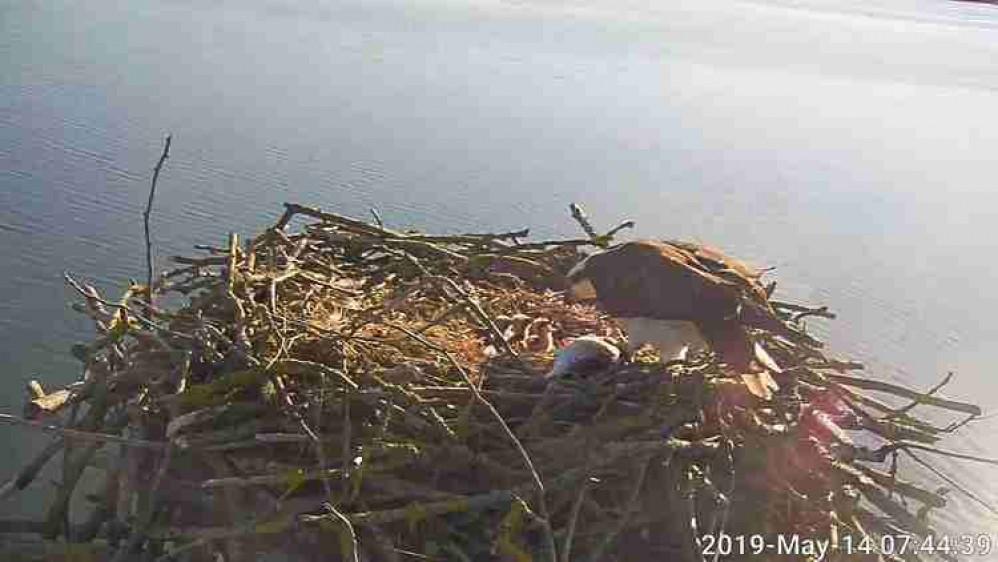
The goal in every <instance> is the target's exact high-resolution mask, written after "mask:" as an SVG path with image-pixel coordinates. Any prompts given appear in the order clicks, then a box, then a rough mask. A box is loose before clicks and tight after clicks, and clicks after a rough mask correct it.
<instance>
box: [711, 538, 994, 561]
mask: <svg viewBox="0 0 998 562" xmlns="http://www.w3.org/2000/svg"><path fill="white" fill-rule="evenodd" d="M698 543H699V546H700V550H701V552H702V554H703V555H704V556H744V555H760V554H771V555H797V556H809V557H811V558H812V559H814V560H824V559H825V558H826V557H827V556H828V555H829V554H831V553H833V552H839V553H843V554H846V555H849V554H883V555H888V556H890V555H898V556H903V555H906V554H908V555H911V554H914V555H919V554H943V555H951V556H987V555H989V554H991V553H993V552H994V551H995V550H996V548H998V535H989V534H987V533H965V534H951V535H943V534H937V535H932V536H927V537H920V536H917V535H906V534H897V535H880V536H876V537H871V536H862V537H856V536H852V535H841V536H840V537H839V538H838V541H837V542H836V543H835V544H833V543H832V540H831V539H829V538H824V537H808V536H804V535H729V534H723V533H722V534H718V535H702V536H701V537H700V539H699V541H698Z"/></svg>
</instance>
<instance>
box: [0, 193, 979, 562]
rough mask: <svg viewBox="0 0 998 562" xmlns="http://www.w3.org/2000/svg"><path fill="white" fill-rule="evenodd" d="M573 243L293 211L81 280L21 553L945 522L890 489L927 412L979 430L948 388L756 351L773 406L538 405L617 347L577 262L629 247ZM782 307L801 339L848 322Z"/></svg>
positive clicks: (649, 381) (693, 392) (559, 547)
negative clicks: (592, 351)
mask: <svg viewBox="0 0 998 562" xmlns="http://www.w3.org/2000/svg"><path fill="white" fill-rule="evenodd" d="M575 211H580V214H581V210H580V209H578V208H573V212H575ZM295 217H304V218H305V219H306V220H305V221H302V222H303V224H302V226H301V228H300V229H298V230H297V232H296V233H293V234H289V233H287V232H286V231H287V230H288V226H289V224H290V223H291V222H292V219H294V218H295ZM576 218H577V220H580V223H582V224H583V225H584V227H587V228H586V230H587V233H588V234H589V235H590V236H589V237H587V238H586V239H581V240H563V241H552V242H534V243H528V242H525V239H526V237H527V232H526V231H521V232H510V233H500V234H468V235H453V236H429V235H425V234H421V233H418V232H411V231H410V232H395V231H392V230H388V229H386V228H384V227H382V226H380V225H375V224H370V223H366V222H362V221H358V220H355V219H349V218H346V217H343V216H340V215H336V214H332V213H324V212H321V211H319V210H317V209H313V208H309V207H304V206H301V205H293V204H288V205H286V210H285V212H284V214H283V215H282V216H281V218H280V219H279V221H278V222H277V224H276V225H274V226H273V227H271V228H269V229H267V230H266V231H265V232H263V233H262V234H260V235H258V236H256V237H255V238H252V239H250V240H248V241H246V243H240V241H239V239H238V237H237V236H236V235H234V234H233V235H231V236H230V239H229V241H228V244H227V246H225V247H201V248H200V249H201V250H203V251H204V252H206V253H205V254H204V255H201V256H198V257H193V258H192V257H176V258H174V262H176V263H177V264H178V268H177V269H175V270H173V271H171V272H169V273H166V274H164V275H162V276H160V277H159V278H158V279H157V280H156V282H155V283H154V286H153V287H152V290H149V288H148V287H146V286H140V285H133V286H132V287H131V288H130V289H129V291H128V292H127V293H126V295H125V296H124V298H122V299H121V300H120V301H119V302H115V303H112V302H108V301H107V300H105V299H104V298H103V297H101V296H100V295H99V294H98V293H97V291H96V290H94V289H93V287H91V286H89V285H85V284H81V283H79V282H77V281H76V280H75V279H72V278H69V277H67V278H68V280H69V281H70V282H71V283H72V284H73V286H74V287H76V288H77V290H78V291H79V292H80V293H81V295H82V296H83V302H82V303H81V304H80V305H78V308H79V310H80V311H81V312H84V313H86V314H88V315H89V316H90V317H91V318H93V320H94V322H95V325H96V327H97V331H98V337H97V339H96V340H94V341H92V342H91V343H89V344H80V345H78V346H76V347H75V348H74V353H75V354H76V355H77V357H78V358H79V359H80V360H81V361H82V362H83V364H84V365H85V374H86V375H85V378H84V380H82V381H80V382H79V383H76V384H74V385H71V386H70V387H69V388H67V389H64V390H62V391H58V392H56V393H48V394H46V393H45V392H44V391H43V390H41V389H36V391H35V394H34V396H32V398H31V400H30V401H29V403H28V406H27V408H26V412H25V414H26V415H25V417H26V418H31V419H34V420H36V421H35V422H25V423H34V424H36V425H43V424H48V425H47V427H48V428H49V429H53V430H54V431H57V432H59V434H60V439H59V441H57V442H55V443H53V445H52V446H51V447H50V449H52V451H51V453H54V452H55V451H57V450H59V449H60V448H65V449H66V451H65V456H64V480H63V482H61V488H60V493H59V494H58V498H57V499H56V500H55V502H54V503H53V505H52V506H51V508H50V510H49V515H48V518H47V520H46V521H44V522H39V523H37V524H31V525H29V524H27V523H26V524H25V526H26V529H22V531H25V532H28V531H32V532H37V533H38V534H41V535H42V536H44V537H46V538H47V539H49V540H53V539H56V538H58V537H60V536H65V537H68V538H70V540H71V541H74V542H77V543H86V544H90V545H98V546H99V548H98V547H95V548H96V550H94V551H92V552H91V554H92V555H93V556H98V555H99V556H105V557H106V558H107V559H111V558H112V557H113V559H115V560H157V559H158V560H197V561H200V560H216V559H218V558H217V557H218V556H222V557H223V559H224V560H230V561H241V560H253V559H255V558H256V556H257V554H259V553H264V552H267V551H278V552H281V553H283V554H285V555H286V556H288V557H290V558H291V559H294V560H351V561H354V560H365V561H386V562H388V561H399V560H471V561H485V560H496V561H510V562H512V561H516V562H520V561H527V560H540V561H555V560H559V561H568V560H582V561H587V560H621V561H623V560H634V561H638V560H681V561H697V562H699V561H702V560H718V559H719V558H718V557H715V556H713V555H712V554H711V553H710V552H706V553H705V552H704V550H705V549H709V548H710V547H711V545H713V549H714V550H715V551H720V552H719V554H721V555H722V556H720V559H740V558H753V556H751V554H756V553H759V551H758V550H757V544H759V542H760V541H762V540H764V541H765V542H766V543H774V544H775V542H776V541H777V540H780V537H783V538H784V539H786V538H789V537H792V536H797V537H799V538H806V539H813V540H815V541H829V543H828V544H830V545H831V547H832V548H836V547H837V548H839V549H840V550H839V552H840V553H843V552H844V551H845V548H846V546H845V545H846V544H847V541H848V544H850V545H852V549H853V553H852V554H851V555H848V556H845V558H843V559H850V560H853V559H855V560H859V559H866V558H869V559H878V555H877V554H876V553H875V551H876V549H877V548H878V547H879V546H881V540H880V537H882V536H894V537H896V536H898V535H900V534H902V533H903V534H905V535H910V536H912V537H913V538H914V540H915V541H916V543H917V544H921V542H920V541H923V540H925V539H926V537H931V536H932V535H933V529H932V526H931V517H930V515H931V513H930V512H931V511H932V510H933V509H938V508H943V507H944V506H945V504H946V500H945V498H944V496H943V495H942V494H941V493H939V492H938V491H934V490H930V489H928V488H925V487H923V486H920V485H918V484H916V483H912V482H906V481H904V480H902V479H900V478H898V477H897V476H896V475H895V473H894V471H893V470H892V469H891V468H886V467H884V466H881V465H883V463H885V462H889V461H892V460H893V461H895V462H896V460H897V456H898V453H899V452H901V451H910V450H911V449H913V448H916V447H918V446H922V447H923V448H926V449H930V447H929V445H931V444H932V443H934V442H935V441H936V440H938V439H939V438H940V436H941V435H942V434H943V433H945V432H948V431H952V430H953V429H954V428H955V426H951V427H948V428H938V427H934V426H932V425H930V424H929V423H927V422H924V421H920V420H919V419H917V418H915V417H914V416H913V415H912V413H911V409H912V408H913V407H914V406H915V405H917V404H930V405H934V406H939V407H943V408H948V409H951V410H956V411H959V412H964V413H967V414H969V416H970V417H973V416H975V415H978V414H979V413H980V412H979V410H977V409H976V408H974V407H973V406H970V405H966V404H963V403H958V402H953V401H949V400H945V399H942V398H939V397H938V396H935V392H936V390H938V388H936V389H933V390H932V391H930V392H928V393H922V392H916V391H913V390H909V389H905V388H902V387H897V386H895V385H891V384H888V383H882V382H879V381H875V380H872V379H866V378H862V377H858V376H853V375H848V374H846V372H847V371H849V370H856V369H861V368H862V366H861V365H858V364H855V363H850V362H845V361H840V360H833V359H830V358H828V357H826V356H825V355H824V354H823V353H822V352H821V351H820V350H817V349H814V348H805V347H800V346H795V345H794V344H792V343H790V342H787V341H784V340H781V339H779V338H776V337H774V336H772V335H771V334H767V333H762V332H759V333H756V336H757V337H758V338H759V339H760V340H761V341H762V342H763V344H764V345H765V347H766V348H767V350H768V351H769V352H770V353H771V355H773V356H774V357H775V358H776V360H777V361H778V362H780V364H781V365H784V366H785V372H784V373H783V374H782V375H780V377H779V379H778V381H779V383H780V385H781V390H780V392H779V393H778V394H777V395H776V396H775V397H774V399H773V400H772V401H769V402H760V401H758V399H755V398H754V397H753V396H751V395H750V394H749V393H747V392H746V390H745V388H744V387H743V385H742V383H741V382H740V380H739V379H738V378H737V377H731V376H729V374H728V373H726V372H725V370H724V368H722V366H721V365H718V364H717V363H716V362H715V361H714V359H713V357H711V356H710V355H703V356H699V357H694V358H693V359H692V360H691V361H688V362H683V363H675V364H669V365H663V364H661V363H660V362H659V361H657V358H655V357H654V356H653V355H649V354H644V353H640V354H638V355H637V356H636V358H635V359H634V361H632V362H629V363H626V364H622V365H617V366H614V367H612V368H610V369H608V370H606V371H604V372H598V373H595V374H592V375H590V376H588V377H570V378H563V379H558V380H548V379H546V378H545V377H544V376H543V374H544V373H545V372H546V371H547V370H548V369H549V368H550V366H551V364H552V361H553V351H554V348H553V346H552V343H553V344H554V346H555V347H556V346H560V345H562V344H564V343H566V342H567V341H570V340H571V339H572V338H574V337H577V336H581V335H586V334H595V335H601V336H604V337H607V338H609V339H611V340H614V339H621V338H622V335H621V333H620V331H619V329H618V327H617V326H616V325H615V324H614V323H613V321H612V320H610V319H609V318H608V317H606V316H605V315H604V314H602V313H601V312H600V311H599V310H597V309H596V308H593V307H589V306H582V305H578V304H569V303H566V302H565V301H564V300H563V296H562V293H561V292H559V290H561V289H563V288H564V287H563V282H564V277H563V275H564V273H565V272H566V271H567V270H568V269H569V268H570V267H571V266H572V265H573V264H574V263H576V262H577V261H578V260H579V259H580V258H581V257H582V256H583V253H582V250H581V248H583V247H585V246H589V245H605V243H606V242H608V241H609V239H610V238H612V235H613V233H614V232H616V230H618V229H614V231H612V232H611V233H609V235H604V236H597V235H596V234H595V231H593V230H592V228H591V226H589V225H588V221H586V220H584V219H583V218H582V217H580V216H576ZM296 222H298V221H296ZM379 222H380V220H379ZM623 226H628V225H626V224H625V225H623ZM178 294H179V295H183V296H184V297H185V298H184V299H183V300H184V303H183V304H182V305H180V304H176V301H179V300H181V299H176V298H173V299H172V300H173V301H174V302H175V304H174V305H172V306H167V305H166V304H164V303H167V302H170V299H171V297H170V295H178ZM154 299H155V300H156V301H157V302H158V303H159V305H160V306H154V305H153V300H154ZM774 304H775V305H776V309H777V311H778V312H779V313H780V314H781V316H783V318H784V319H785V320H786V321H787V322H789V323H791V324H792V325H794V326H795V327H797V328H799V329H802V330H803V329H804V328H805V326H804V318H805V317H808V316H825V317H831V316H832V315H831V314H830V313H828V311H827V310H826V309H824V308H811V307H804V306H797V305H792V304H788V303H779V302H775V301H774ZM548 327H549V328H551V331H552V339H553V342H552V341H548V339H547V337H546V334H547V328H548ZM865 390H877V391H881V392H888V393H891V394H894V395H895V396H901V397H902V398H905V399H906V400H908V401H910V403H909V404H908V405H907V406H903V407H897V406H896V405H888V404H886V403H884V402H881V401H879V400H877V399H874V398H872V397H869V396H867V395H866V394H863V393H862V392H861V391H865ZM81 406H82V407H81ZM56 420H58V422H57V423H56ZM51 425H56V426H58V428H52V427H51ZM70 429H72V430H74V431H75V433H73V432H72V431H70ZM49 456H50V457H51V454H50V455H49ZM36 464H38V463H36ZM41 464H44V460H42V461H41ZM86 467H91V468H97V469H101V470H104V471H105V474H106V477H105V478H104V484H103V486H102V488H101V489H100V490H98V491H97V493H94V494H89V495H87V496H86V497H80V496H82V493H80V494H77V496H78V497H77V500H80V501H86V502H89V504H90V505H91V507H92V509H93V514H92V515H91V517H89V519H87V520H86V521H84V522H76V523H73V522H70V521H69V518H68V515H67V513H68V512H69V504H70V499H71V498H72V496H73V490H74V488H75V487H76V483H77V482H78V481H79V476H80V474H81V473H82V471H83V469H84V468H86ZM30 476H31V471H30V470H27V469H26V471H25V472H24V473H22V475H21V480H20V481H19V483H18V484H17V486H15V487H18V486H19V487H23V485H26V484H25V481H24V478H25V477H27V480H28V481H30ZM10 486H11V485H8V490H7V491H8V492H9V491H10ZM32 525H33V526H32ZM722 533H726V534H728V535H730V537H732V538H734V539H736V542H735V543H734V544H735V545H736V546H734V547H731V551H732V554H730V555H727V553H726V552H723V548H722V545H723V543H722V542H720V541H717V540H715V539H716V537H717V536H719V535H720V534H722ZM704 535H709V536H711V537H715V539H709V540H707V539H705V540H700V538H701V537H703V536H704ZM738 537H742V539H740V540H742V541H744V542H743V543H742V545H741V546H738V542H737V540H739V539H738ZM753 537H760V538H759V539H755V538H753ZM750 539H751V540H750ZM863 541H869V545H870V546H871V547H872V548H871V549H870V550H868V551H867V552H866V553H861V551H858V550H857V549H858V547H859V545H860V544H866V543H863ZM772 552H773V551H769V552H768V553H767V552H765V551H762V554H772ZM94 553H97V554H94ZM739 553H747V555H746V556H738V554H739ZM795 553H796V556H791V557H789V558H790V559H800V560H807V559H809V558H808V556H807V555H806V552H805V551H804V550H803V547H802V546H798V547H797V550H796V551H795ZM99 556H98V557H99ZM919 556H924V551H922V552H915V551H914V550H912V551H911V553H907V554H905V555H901V554H900V553H897V552H894V553H885V554H884V555H883V558H880V559H906V560H916V559H919ZM759 557H764V556H759ZM811 558H814V557H811ZM94 559H96V558H94Z"/></svg>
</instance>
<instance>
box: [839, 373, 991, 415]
mask: <svg viewBox="0 0 998 562" xmlns="http://www.w3.org/2000/svg"><path fill="white" fill-rule="evenodd" d="M825 376H827V377H828V378H829V379H830V380H833V381H835V382H837V383H839V384H844V385H847V386H853V387H856V388H862V389H865V390H875V391H878V392H886V393H889V394H894V395H895V396H900V397H902V398H910V399H912V400H918V401H919V402H920V403H921V404H926V405H929V406H935V407H937V408H944V409H947V410H954V411H957V412H963V413H966V414H973V415H975V416H979V415H981V408H980V406H976V405H974V404H968V403H966V402H957V401H956V400H947V399H945V398H939V397H937V396H928V395H926V394H924V393H921V392H918V391H917V390H912V389H910V388H905V387H903V386H900V385H897V384H892V383H889V382H883V381H875V380H871V379H865V378H862V377H852V376H848V375H838V374H834V373H827V374H826V375H825Z"/></svg>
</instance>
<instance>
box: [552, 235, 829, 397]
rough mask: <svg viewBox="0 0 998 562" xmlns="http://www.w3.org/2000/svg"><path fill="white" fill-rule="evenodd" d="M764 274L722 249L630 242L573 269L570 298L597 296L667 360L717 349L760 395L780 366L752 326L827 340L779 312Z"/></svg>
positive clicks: (632, 337)
mask: <svg viewBox="0 0 998 562" xmlns="http://www.w3.org/2000/svg"><path fill="white" fill-rule="evenodd" d="M760 276H761V273H760V272H758V271H756V270H754V269H752V268H751V267H749V266H747V265H746V264H745V263H743V262H741V261H739V260H736V259H734V258H731V257H729V256H726V255H724V254H723V253H722V252H721V251H720V250H717V249H715V248H711V247H708V246H701V245H698V244H690V243H685V242H674V241H656V240H638V241H634V242H625V243H623V244H619V245H617V246H614V247H611V248H609V249H607V250H605V251H602V252H598V253H595V254H592V255H590V256H587V257H586V258H585V259H583V260H582V261H581V262H579V263H578V264H577V265H576V266H575V267H573V268H572V269H571V271H569V272H568V279H569V282H570V288H569V297H570V298H571V299H573V300H593V299H595V300H596V301H597V303H598V304H599V305H600V306H601V307H602V308H603V309H604V310H606V311H607V312H608V313H609V314H610V315H611V316H613V317H614V318H615V319H616V320H618V321H619V322H620V323H621V324H622V325H623V326H624V328H625V330H627V336H628V340H629V344H628V345H629V348H630V351H634V350H636V349H637V348H638V347H640V346H641V345H642V344H645V343H650V344H652V345H654V346H655V347H657V348H658V350H659V353H660V354H661V357H662V361H670V360H677V359H685V358H686V356H687V354H688V353H690V352H696V351H700V350H704V349H707V348H709V349H711V350H713V351H714V352H715V353H716V354H717V356H718V358H719V359H720V360H721V361H722V362H723V363H726V364H727V365H728V366H729V367H730V368H731V369H733V370H735V371H736V372H737V373H738V374H739V375H741V376H742V379H743V380H744V381H745V383H746V386H747V387H748V389H749V390H750V391H751V392H752V393H753V394H755V395H757V396H760V397H765V398H768V397H769V396H770V392H771V390H775V389H776V388H777V386H776V383H775V381H773V379H772V377H771V376H770V372H777V373H778V372H780V368H779V366H777V365H776V362H775V361H773V359H772V358H771V357H770V356H769V354H768V353H766V351H765V350H764V349H763V348H762V346H760V345H759V344H758V343H755V342H753V341H752V338H751V337H750V335H749V333H748V331H747V330H746V328H747V327H752V328H761V329H764V330H768V331H770V332H772V333H774V334H776V335H778V336H782V337H785V338H787V339H790V340H792V341H796V342H802V343H807V344H808V345H820V344H818V342H817V341H816V340H814V339H812V338H810V337H808V336H807V335H805V334H803V333H800V332H797V331H795V330H792V329H791V328H789V327H788V326H787V325H786V324H784V323H783V321H782V320H780V319H779V318H778V317H777V316H776V312H775V311H774V310H773V308H772V305H770V304H769V299H768V297H767V295H766V290H765V289H764V288H763V286H762V284H761V283H760V282H759V277H760Z"/></svg>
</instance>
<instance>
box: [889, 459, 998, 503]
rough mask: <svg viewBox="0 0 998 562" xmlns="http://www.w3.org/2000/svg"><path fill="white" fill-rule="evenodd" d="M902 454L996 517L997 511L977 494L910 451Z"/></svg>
mask: <svg viewBox="0 0 998 562" xmlns="http://www.w3.org/2000/svg"><path fill="white" fill-rule="evenodd" d="M904 452H905V454H907V455H908V456H909V457H911V458H912V459H913V460H914V461H915V462H917V463H918V464H920V465H922V466H924V467H925V468H927V469H929V471H930V472H932V473H933V474H935V475H936V476H938V477H939V478H941V479H942V480H943V481H944V482H946V483H947V484H949V485H950V486H953V488H955V489H956V490H957V491H958V492H960V493H962V494H963V495H965V496H967V497H968V498H970V499H972V500H974V501H975V502H977V503H979V504H981V505H982V506H984V507H985V508H986V509H987V510H988V511H990V512H991V513H993V514H994V515H998V509H996V508H995V507H994V506H992V505H991V504H990V503H988V502H986V501H984V500H983V499H981V497H980V496H978V495H977V494H975V493H973V492H971V491H970V490H968V489H967V488H965V487H964V486H962V485H961V484H960V483H959V482H957V481H956V480H954V479H953V478H950V477H949V476H947V475H946V474H944V473H943V472H942V471H941V470H939V469H938V468H936V467H934V466H932V465H931V464H929V463H928V462H926V461H924V460H922V459H921V458H920V457H918V455H916V454H915V453H912V452H911V451H910V450H905V451H904Z"/></svg>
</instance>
